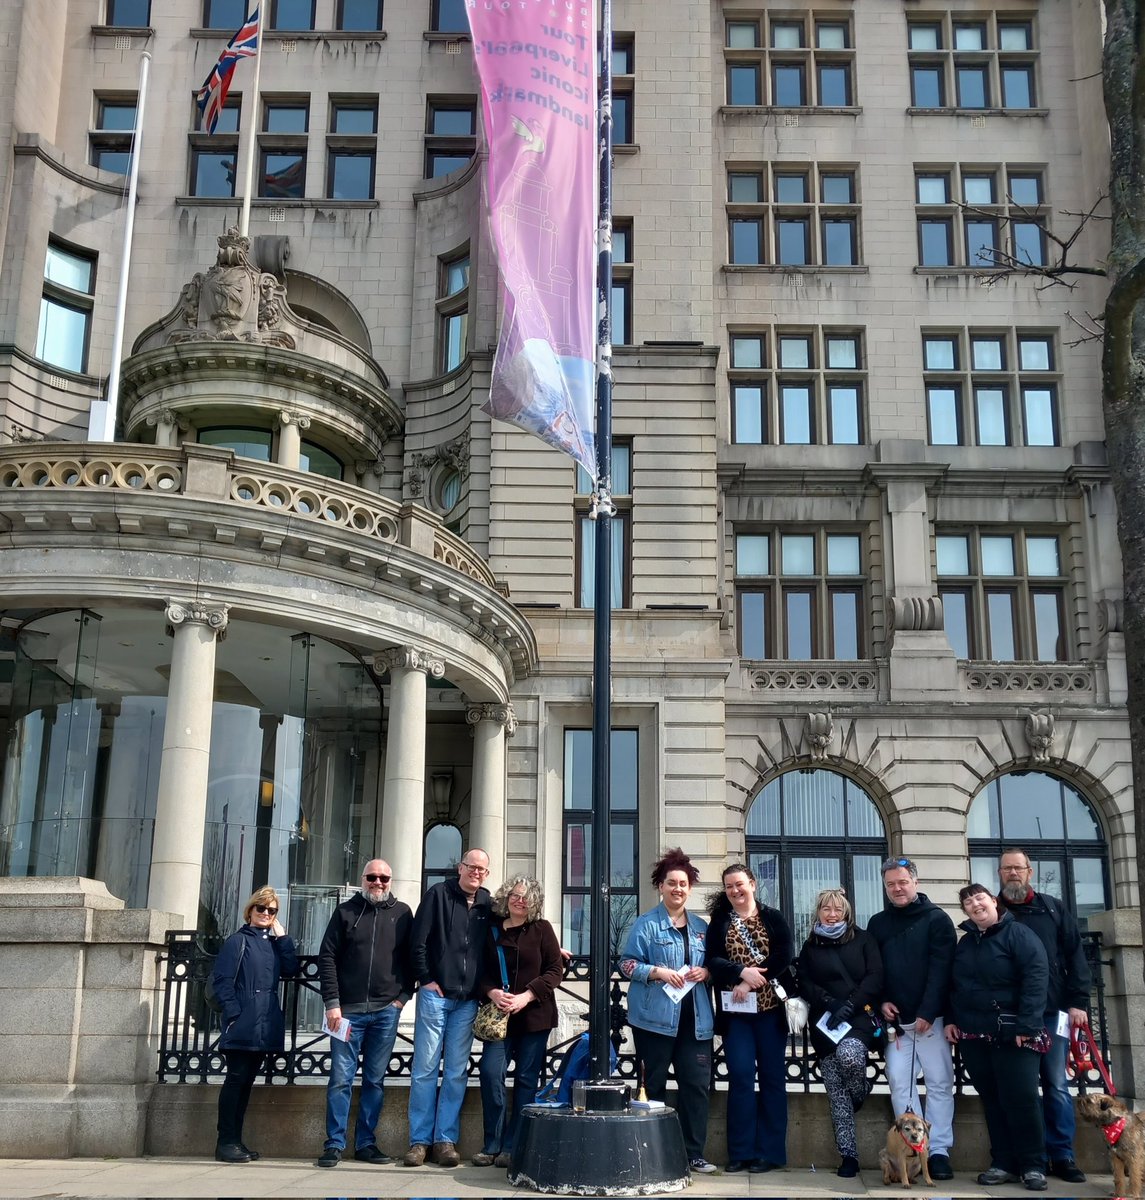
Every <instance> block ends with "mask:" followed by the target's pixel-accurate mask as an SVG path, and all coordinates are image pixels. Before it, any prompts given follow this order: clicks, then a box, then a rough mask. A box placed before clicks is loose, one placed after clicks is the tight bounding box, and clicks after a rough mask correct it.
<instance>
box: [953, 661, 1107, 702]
mask: <svg viewBox="0 0 1145 1200" xmlns="http://www.w3.org/2000/svg"><path fill="white" fill-rule="evenodd" d="M963 678H964V679H965V681H966V690H967V691H970V692H1064V693H1077V694H1080V695H1085V694H1086V693H1092V692H1093V690H1094V685H1095V680H1094V673H1093V671H1092V669H1091V668H1089V667H1074V666H1065V665H1061V664H1059V665H1058V666H1054V667H1030V666H1013V667H1010V666H996V665H992V666H989V667H965V668H963Z"/></svg>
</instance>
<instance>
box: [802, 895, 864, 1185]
mask: <svg viewBox="0 0 1145 1200" xmlns="http://www.w3.org/2000/svg"><path fill="white" fill-rule="evenodd" d="M798 975H799V992H800V994H801V995H802V996H803V998H804V1000H806V1001H807V1003H808V1005H809V1006H810V1008H811V1015H810V1019H809V1021H808V1027H809V1029H810V1031H811V1044H812V1046H814V1048H815V1054H816V1056H817V1057H818V1059H819V1071H820V1073H821V1074H822V1076H823V1084H824V1086H825V1087H826V1089H827V1099H828V1101H829V1103H830V1106H831V1124H832V1125H833V1126H834V1129H835V1145H836V1146H837V1147H838V1150H839V1157H840V1158H841V1159H842V1161H841V1162H840V1164H839V1167H838V1170H837V1171H836V1172H835V1174H836V1175H838V1176H840V1177H841V1178H843V1179H854V1178H855V1176H856V1175H858V1173H859V1149H858V1139H857V1137H856V1133H855V1113H857V1112H858V1111H859V1109H860V1108H862V1107H863V1101H864V1100H866V1098H867V1096H868V1095H869V1094H870V1090H871V1084H870V1080H869V1079H868V1078H867V1051H868V1050H870V1049H871V1048H872V1047H874V1046H875V1045H876V1042H877V1039H878V1038H880V1037H881V1035H882V1024H881V1022H880V1021H879V1020H878V1017H877V1013H878V1006H879V1003H880V1001H881V1000H882V990H883V960H882V956H881V955H880V953H879V946H878V943H877V942H876V941H875V939H874V938H873V937H871V935H870V934H869V933H867V931H866V930H865V929H860V928H859V927H858V926H857V925H856V924H855V913H854V910H853V909H852V908H851V902H850V900H848V899H847V896H846V893H845V892H844V891H843V889H842V888H827V889H826V890H825V891H822V892H820V893H819V895H818V896H817V897H816V900H815V924H814V925H813V926H812V928H811V933H810V934H809V936H808V938H807V940H806V941H805V942H804V943H803V949H802V950H800V951H799V960H798Z"/></svg>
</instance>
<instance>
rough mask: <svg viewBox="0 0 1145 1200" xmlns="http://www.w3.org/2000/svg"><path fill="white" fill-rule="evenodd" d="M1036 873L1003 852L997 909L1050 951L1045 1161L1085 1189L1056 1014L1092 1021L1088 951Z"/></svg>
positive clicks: (1020, 855) (1026, 861)
mask: <svg viewBox="0 0 1145 1200" xmlns="http://www.w3.org/2000/svg"><path fill="white" fill-rule="evenodd" d="M1033 874H1034V871H1033V867H1031V865H1030V858H1029V855H1027V854H1026V852H1025V851H1024V850H1021V849H1017V848H1014V849H1010V850H1003V851H1002V858H1001V860H1000V861H999V863H998V878H999V880H1000V881H1001V884H1002V890H1001V892H1000V893H999V895H998V901H999V904H1000V905H1001V906H1002V908H1003V909H1006V910H1008V911H1009V912H1010V913H1012V914H1013V916H1014V917H1015V918H1016V919H1017V920H1019V921H1020V922H1021V923H1022V924H1023V925H1025V926H1026V928H1027V929H1029V930H1030V932H1031V933H1035V934H1037V936H1038V939H1039V940H1040V941H1041V943H1042V945H1043V946H1045V948H1046V958H1047V959H1049V964H1050V985H1049V992H1048V994H1047V997H1046V1028H1047V1029H1048V1030H1049V1032H1050V1042H1051V1044H1050V1049H1049V1050H1048V1051H1047V1052H1046V1053H1045V1054H1043V1055H1042V1062H1041V1076H1042V1111H1043V1113H1044V1114H1045V1122H1046V1155H1047V1157H1048V1158H1049V1160H1050V1161H1049V1173H1050V1174H1051V1175H1056V1176H1057V1177H1058V1178H1059V1179H1064V1180H1065V1181H1066V1182H1067V1183H1084V1182H1085V1173H1084V1172H1083V1171H1082V1169H1081V1168H1080V1167H1079V1166H1078V1165H1077V1162H1076V1161H1075V1159H1074V1153H1073V1139H1074V1134H1075V1132H1076V1129H1077V1121H1076V1118H1075V1116H1074V1111H1073V1099H1072V1098H1071V1096H1070V1093H1069V1086H1068V1084H1067V1082H1066V1059H1067V1057H1068V1055H1069V1038H1068V1037H1059V1036H1058V1035H1057V1028H1058V1013H1059V1012H1066V1013H1068V1014H1069V1023H1070V1025H1071V1026H1074V1027H1076V1026H1078V1025H1081V1024H1082V1023H1083V1022H1084V1021H1085V1020H1086V1019H1087V1016H1088V1013H1087V1010H1088V1008H1089V989H1090V974H1089V963H1087V962H1086V959H1085V948H1084V946H1083V945H1082V942H1081V932H1080V931H1079V930H1078V927H1077V922H1076V921H1075V920H1074V919H1073V917H1072V916H1071V915H1070V913H1069V912H1068V911H1067V910H1066V908H1065V906H1064V905H1063V904H1062V902H1061V901H1060V900H1056V899H1054V897H1053V896H1048V895H1046V894H1045V893H1044V892H1035V891H1034V889H1033V887H1032V886H1031V884H1030V880H1031V879H1032V878H1033Z"/></svg>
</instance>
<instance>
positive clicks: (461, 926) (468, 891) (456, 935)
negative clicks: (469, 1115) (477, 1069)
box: [403, 849, 492, 1167]
mask: <svg viewBox="0 0 1145 1200" xmlns="http://www.w3.org/2000/svg"><path fill="white" fill-rule="evenodd" d="M488 876H489V855H488V854H486V853H485V851H484V850H477V849H473V850H470V851H469V852H468V853H467V854H463V855H462V856H461V862H460V863H458V865H457V878H456V879H446V880H444V881H443V882H442V883H435V884H434V885H433V887H431V888H430V889H429V890H428V891H427V892H426V893H425V895H424V896H423V897H422V898H421V903H420V904H419V905H418V906H417V916H416V917H414V923H413V942H412V945H413V968H414V975H415V976H416V978H417V987H418V993H417V1012H416V1014H415V1017H414V1026H413V1030H414V1032H413V1066H412V1068H411V1070H410V1088H409V1132H410V1136H409V1141H410V1146H409V1151H408V1152H407V1154H406V1156H405V1158H404V1160H403V1162H404V1163H405V1165H406V1166H407V1167H420V1166H421V1164H422V1163H423V1162H425V1160H426V1156H427V1154H429V1153H430V1152H431V1147H432V1156H433V1161H434V1162H435V1163H437V1165H438V1166H441V1167H456V1166H457V1165H458V1163H460V1162H461V1155H460V1154H459V1153H458V1151H457V1140H458V1137H459V1136H460V1133H461V1104H462V1102H463V1101H464V1099H465V1083H466V1075H467V1071H468V1068H469V1054H470V1051H471V1050H472V1049H473V1018H474V1017H475V1016H476V1015H477V988H478V984H479V983H480V980H481V969H482V966H483V962H484V954H485V935H486V933H487V932H488V929H489V914H490V912H491V911H492V910H491V908H490V900H489V893H488V891H486V889H485V888H484V887H483V886H482V884H483V882H484V880H485V879H487V878H488ZM439 1068H440V1070H441V1088H440V1090H439V1089H438V1086H437V1075H438V1069H439Z"/></svg>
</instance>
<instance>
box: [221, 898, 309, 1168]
mask: <svg viewBox="0 0 1145 1200" xmlns="http://www.w3.org/2000/svg"><path fill="white" fill-rule="evenodd" d="M243 921H244V924H243V927H242V928H241V929H240V930H239V931H238V932H237V933H232V934H231V936H230V937H229V938H227V940H226V941H225V942H224V943H223V948H222V949H221V950H220V951H219V954H218V957H217V958H216V959H215V965H214V969H213V970H212V972H211V981H212V984H213V986H214V990H215V995H216V996H217V997H218V999H219V1004H220V1005H221V1006H222V1030H223V1032H222V1037H220V1039H219V1049H220V1050H221V1051H222V1052H223V1054H224V1055H225V1056H226V1060H227V1076H226V1079H224V1080H223V1086H222V1087H221V1088H220V1089H219V1124H218V1130H219V1136H218V1143H217V1145H216V1146H215V1158H217V1159H218V1160H219V1162H225V1163H243V1162H252V1161H253V1160H254V1159H256V1158H258V1157H259V1154H258V1152H257V1151H255V1150H251V1149H250V1148H249V1147H248V1146H246V1145H244V1144H243V1118H244V1117H245V1116H246V1109H247V1103H248V1102H249V1101H250V1094H251V1090H252V1089H253V1087H254V1081H255V1079H256V1078H257V1076H258V1071H259V1067H260V1066H261V1065H262V1060H263V1057H264V1056H265V1055H267V1054H274V1053H277V1052H278V1051H279V1050H281V1049H282V1047H283V1045H284V1044H285V1041H286V1022H285V1020H284V1019H283V1016H282V1007H281V1005H280V1004H279V1003H278V981H279V980H280V979H281V978H282V977H283V976H286V977H288V978H289V977H290V976H293V975H297V974H298V955H297V954H296V953H295V950H294V941H293V939H292V938H290V937H289V936H287V933H286V930H285V929H283V927H282V924H281V923H280V922H279V919H278V893H277V892H276V891H275V890H274V888H272V887H261V888H259V889H258V891H256V892H255V893H254V895H253V896H251V898H250V899H249V900H248V901H247V902H246V908H244V909H243Z"/></svg>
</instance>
